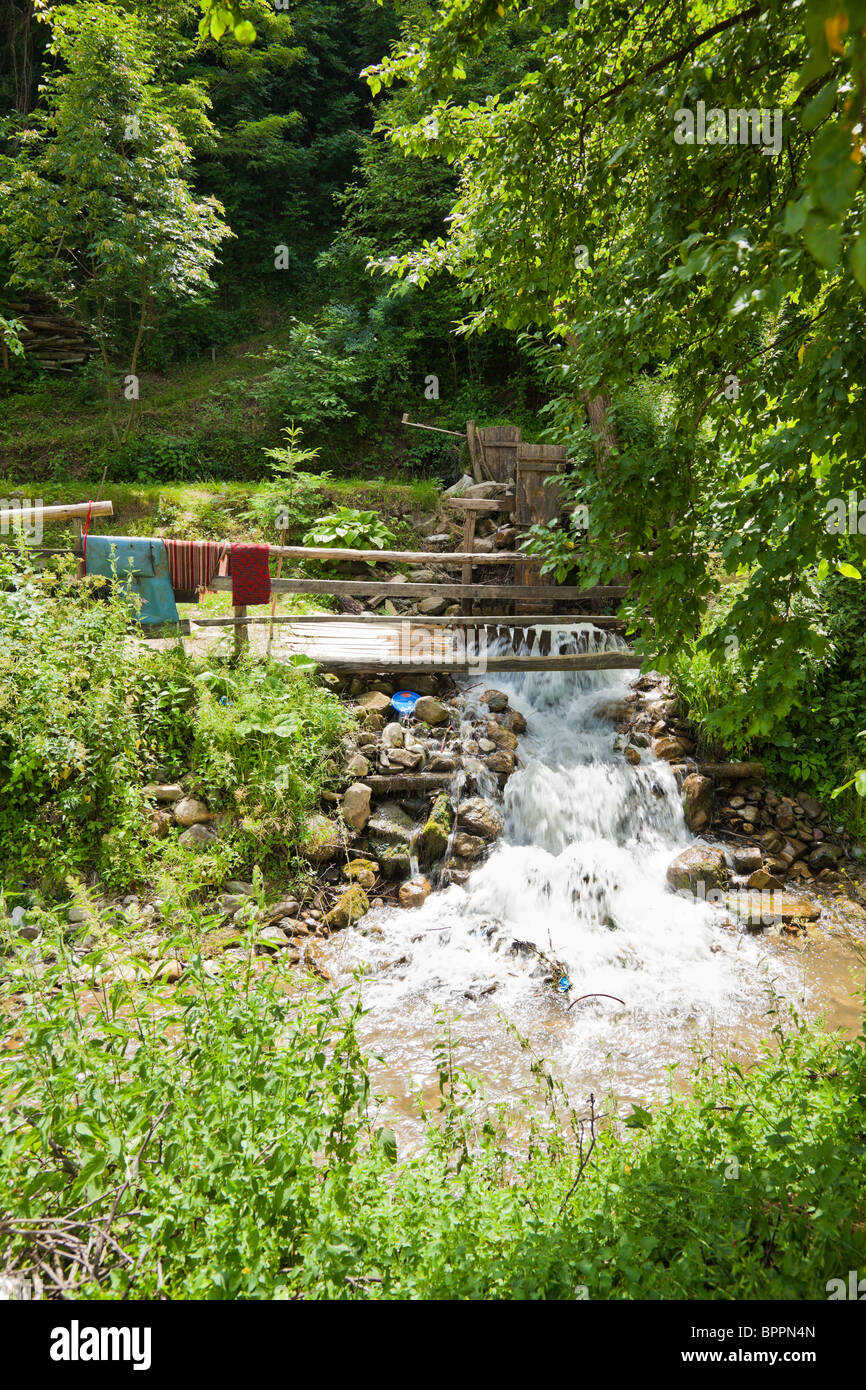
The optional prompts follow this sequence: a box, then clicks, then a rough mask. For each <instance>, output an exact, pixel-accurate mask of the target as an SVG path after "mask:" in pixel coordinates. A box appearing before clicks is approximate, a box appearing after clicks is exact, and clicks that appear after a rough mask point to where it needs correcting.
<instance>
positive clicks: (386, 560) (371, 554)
mask: <svg viewBox="0 0 866 1390" xmlns="http://www.w3.org/2000/svg"><path fill="white" fill-rule="evenodd" d="M470 516H472V518H473V522H474V520H475V513H474V511H469V512H468V513H467V520H468V519H469V517H470ZM464 525H465V523H464ZM473 534H474V525H473ZM464 536H465V531H464ZM271 555H272V556H277V557H279V558H280V559H282V558H283V557H286V558H287V559H291V560H351V561H353V562H354V561H366V562H368V563H369V564H373V565H390V564H410V565H411V564H416V565H417V564H425V565H453V566H454V567H455V568H456V567H457V566H459V565H465V564H466V562H467V560H475V556H476V552H475V551H474V550H473V549H472V548H471V547H469V548H467V547H466V545H465V543H464V548H463V550H338V549H336V548H332V547H324V546H323V547H317V546H309V545H272V546H271ZM525 558H526V556H525V555H524V554H523V551H522V550H520V551H514V550H494V551H491V552H490V554H489V555H488V554H485V556H484V559H483V561H477V562H476V563H479V564H485V565H488V564H492V565H514V564H516V563H517V562H518V561H520V560H525Z"/></svg>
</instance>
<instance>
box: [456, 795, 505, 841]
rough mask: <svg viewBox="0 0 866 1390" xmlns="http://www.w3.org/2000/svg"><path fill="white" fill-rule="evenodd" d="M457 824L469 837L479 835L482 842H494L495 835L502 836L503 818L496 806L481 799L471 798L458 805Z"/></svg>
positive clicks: (478, 797) (477, 797)
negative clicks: (467, 832) (466, 831)
mask: <svg viewBox="0 0 866 1390" xmlns="http://www.w3.org/2000/svg"><path fill="white" fill-rule="evenodd" d="M457 822H458V824H459V825H460V827H461V828H462V829H463V830H468V831H469V833H470V834H471V835H480V836H481V838H482V840H495V839H496V837H497V835H501V834H502V829H503V826H504V825H505V817H504V816H503V814H502V812H501V811H500V810H499V807H498V806H494V805H493V804H492V803H491V802H489V801H485V800H484V799H483V797H480V796H472V797H470V798H469V800H468V801H462V802H461V803H460V806H459V807H458V809H457Z"/></svg>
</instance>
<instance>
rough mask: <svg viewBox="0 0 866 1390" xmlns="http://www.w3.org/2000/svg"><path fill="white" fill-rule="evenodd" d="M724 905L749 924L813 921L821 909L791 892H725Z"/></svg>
mask: <svg viewBox="0 0 866 1390" xmlns="http://www.w3.org/2000/svg"><path fill="white" fill-rule="evenodd" d="M725 907H727V908H728V909H729V911H731V912H733V913H734V914H735V915H736V916H737V917H739V918H740V919H741V920H742V921H744V922H748V923H749V925H750V926H758V927H759V926H762V925H763V926H769V925H772V923H773V922H774V921H775V922H777V921H779V919H780V918H781V920H782V921H783V922H793V921H801V922H814V921H815V919H816V918H817V917H820V916H821V909H820V907H818V906H817V904H816V903H813V902H812V901H811V900H810V899H809V898H802V897H796V896H795V895H794V894H793V893H769V892H762V893H751V892H749V893H745V892H744V893H727V894H726V895H725Z"/></svg>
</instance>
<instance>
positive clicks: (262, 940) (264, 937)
mask: <svg viewBox="0 0 866 1390" xmlns="http://www.w3.org/2000/svg"><path fill="white" fill-rule="evenodd" d="M288 944H289V938H288V937H287V936H286V933H285V932H284V931H283V929H282V927H277V926H271V927H263V928H262V930H261V931H260V932H259V934H258V936H257V937H256V945H257V946H262V947H264V949H265V950H266V951H282V950H285V948H286V947H287V946H288Z"/></svg>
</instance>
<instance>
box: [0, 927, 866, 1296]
mask: <svg viewBox="0 0 866 1390" xmlns="http://www.w3.org/2000/svg"><path fill="white" fill-rule="evenodd" d="M253 912H254V904H251V914H250V920H249V921H248V922H247V923H241V924H239V925H238V929H237V931H238V944H239V946H240V951H239V952H238V959H234V960H233V959H231V958H229V957H224V958H223V960H222V961H221V962H220V971H219V975H218V976H217V977H216V978H214V976H213V975H211V974H209V973H207V972H206V971H205V970H204V969H203V967H202V962H201V958H200V956H199V954H198V952H197V950H196V942H197V941H201V940H202V938H203V934H204V933H205V932H206V931H207V930H208V929H209V928H210V929H212V928H213V927H214V926H215V925H216V919H208V918H206V917H205V918H201V917H198V918H197V917H196V916H195V914H190V913H189V912H181V911H180V910H179V909H178V908H177V907H176V906H174V905H172V904H169V905H167V906H166V909H165V914H164V915H165V918H166V923H167V926H168V931H169V934H168V935H167V937H166V939H165V951H166V955H168V954H169V953H170V952H173V951H181V952H182V953H183V954H184V955H185V956H186V957H187V959H188V960H189V964H188V966H187V969H186V973H185V976H184V979H183V980H182V982H181V984H180V985H178V986H176V987H175V989H174V990H171V989H167V988H165V987H156V988H154V987H150V988H148V987H147V986H145V985H144V984H143V983H142V984H139V985H138V986H137V987H134V988H131V987H130V986H129V985H127V984H125V983H123V982H122V980H119V979H118V980H117V981H116V982H115V983H114V984H113V985H111V986H110V988H109V989H108V990H107V991H106V993H105V995H104V996H100V995H99V994H97V995H96V996H95V998H96V1000H97V1001H98V1002H97V1005H96V1007H95V1008H91V1009H89V1010H88V1011H87V1012H86V1013H82V1012H81V1011H80V1009H79V1006H78V996H77V991H76V990H75V989H73V988H72V986H71V982H70V981H71V975H72V972H73V971H74V972H76V974H77V972H78V971H79V970H80V969H81V967H82V965H83V967H84V969H85V970H87V971H88V972H93V975H94V977H98V976H100V975H101V974H102V973H103V972H104V970H105V965H106V954H107V952H108V951H110V949H111V948H112V947H113V946H115V945H116V944H117V943H116V939H115V938H113V937H112V936H111V934H110V933H109V934H106V933H105V930H104V929H103V931H102V934H101V939H100V941H99V943H98V945H97V946H96V947H95V948H92V949H91V950H90V951H89V952H88V953H87V954H86V955H85V956H84V959H83V961H81V962H79V961H77V960H76V959H75V958H74V957H73V956H72V954H71V951H70V946H71V945H74V944H75V943H74V942H72V943H70V942H69V941H67V940H65V939H64V936H63V934H62V933H61V932H60V931H59V930H58V929H57V928H56V927H55V926H54V925H53V924H52V923H51V921H50V919H49V918H48V917H47V916H46V915H43V916H42V918H41V922H42V925H43V927H44V928H45V931H46V940H45V942H44V944H43V945H42V946H41V947H40V946H39V945H37V946H36V947H35V948H34V949H33V950H32V952H31V953H30V955H29V956H28V955H27V954H26V953H25V954H23V955H22V954H21V953H20V952H19V954H18V955H17V956H16V957H15V958H13V961H12V966H11V969H10V972H9V973H8V974H7V976H6V978H5V980H4V984H3V989H4V993H5V996H6V997H5V998H4V1000H3V1004H4V1007H3V1010H2V1012H0V1016H2V1017H4V1018H6V1019H8V1020H10V1024H11V1027H12V1028H14V1039H15V1041H16V1042H17V1043H19V1044H20V1043H23V1044H24V1045H23V1046H13V1047H12V1048H6V1049H3V1050H2V1052H0V1058H2V1063H0V1065H2V1068H3V1073H4V1074H3V1080H4V1083H5V1084H4V1090H5V1091H6V1093H7V1094H10V1095H12V1096H13V1097H14V1102H13V1104H12V1105H10V1106H8V1107H6V1108H4V1109H3V1111H2V1112H0V1201H2V1206H3V1210H4V1239H5V1241H6V1249H7V1255H8V1257H9V1259H10V1261H11V1265H12V1267H13V1268H15V1269H16V1270H20V1272H21V1273H23V1274H25V1275H26V1274H28V1273H29V1272H30V1271H31V1270H32V1268H33V1260H34V1245H33V1235H34V1230H38V1231H39V1233H40V1235H41V1236H42V1239H43V1242H44V1241H45V1240H50V1239H51V1237H52V1234H53V1233H55V1232H56V1231H57V1230H58V1229H59V1228H60V1223H61V1222H64V1223H65V1224H64V1226H63V1230H64V1233H65V1239H64V1242H63V1250H64V1255H63V1257H62V1259H63V1268H64V1272H65V1273H66V1275H67V1276H69V1277H70V1278H71V1279H72V1281H73V1284H74V1287H75V1293H76V1295H77V1296H79V1297H90V1298H94V1297H114V1298H117V1297H131V1298H144V1299H147V1298H152V1297H155V1296H157V1294H161V1295H162V1296H164V1297H169V1298H181V1297H186V1298H249V1299H265V1298H294V1297H298V1296H303V1297H306V1298H326V1299H334V1298H337V1299H357V1298H361V1299H376V1298H384V1299H450V1298H459V1299H466V1298H470V1299H482V1298H483V1299H506V1300H511V1299H526V1298H532V1299H536V1298H544V1299H562V1300H568V1301H571V1300H573V1299H575V1298H576V1297H577V1298H581V1297H588V1298H590V1299H596V1298H616V1299H631V1298H641V1299H651V1300H652V1299H659V1298H666V1299H671V1298H674V1299H676V1298H684V1299H688V1298H697V1299H720V1298H721V1299H754V1298H771V1299H785V1300H801V1299H821V1300H823V1299H826V1297H827V1293H828V1290H827V1283H828V1281H829V1280H830V1279H835V1278H840V1277H841V1278H843V1279H847V1272H848V1270H849V1269H856V1270H858V1273H862V1270H863V1268H864V1266H866V1238H864V1229H866V1228H864V1220H863V1216H864V1211H863V1192H864V1180H866V1147H864V1142H863V1131H864V1118H866V1116H864V1094H866V1054H864V1047H863V1039H862V1038H861V1039H860V1040H858V1041H857V1042H846V1041H844V1040H842V1039H841V1038H840V1037H838V1036H827V1035H824V1034H822V1033H820V1032H819V1031H818V1030H817V1029H814V1028H805V1027H802V1026H800V1025H795V1026H794V1027H792V1028H790V1029H785V1028H783V1027H778V1028H777V1030H776V1034H777V1036H776V1039H775V1044H774V1047H773V1048H772V1049H770V1048H767V1050H766V1053H765V1055H764V1057H763V1058H762V1059H761V1060H760V1061H759V1062H758V1064H757V1065H756V1066H754V1067H753V1068H752V1069H751V1070H750V1071H748V1072H744V1071H743V1070H742V1069H741V1067H740V1066H739V1065H738V1064H736V1063H735V1062H733V1061H723V1062H722V1063H721V1064H719V1062H718V1059H715V1060H713V1061H711V1060H710V1059H707V1060H705V1061H704V1062H703V1063H702V1064H701V1065H699V1066H698V1068H697V1070H696V1071H695V1073H694V1075H693V1076H692V1078H691V1080H692V1083H693V1089H692V1094H691V1095H690V1096H689V1098H687V1099H684V1098H683V1097H682V1095H681V1094H678V1093H674V1094H672V1097H671V1098H670V1099H668V1100H666V1101H663V1102H661V1103H653V1104H652V1105H648V1106H647V1107H643V1106H638V1107H633V1108H632V1110H631V1113H630V1114H629V1115H628V1116H623V1117H621V1119H622V1121H623V1123H620V1122H618V1121H617V1119H616V1118H615V1117H611V1115H610V1112H608V1114H607V1116H606V1118H604V1119H601V1118H600V1117H599V1116H598V1112H597V1110H596V1109H595V1107H594V1104H591V1103H590V1104H588V1105H587V1107H586V1108H585V1109H584V1108H583V1107H582V1108H581V1111H576V1110H575V1109H574V1107H573V1104H572V1102H571V1100H570V1098H569V1097H568V1095H567V1094H566V1093H565V1092H564V1091H563V1088H562V1087H561V1084H560V1083H558V1082H557V1081H556V1080H555V1078H554V1077H553V1076H552V1075H551V1073H550V1071H549V1069H548V1068H547V1066H546V1064H545V1063H544V1062H543V1061H541V1060H540V1059H532V1058H531V1056H530V1064H531V1069H532V1073H533V1075H534V1078H535V1081H536V1083H537V1088H538V1089H537V1093H536V1098H535V1099H534V1100H532V1101H530V1109H529V1114H528V1115H527V1116H525V1117H524V1120H523V1121H522V1122H521V1124H520V1126H519V1128H518V1129H516V1130H515V1129H513V1128H512V1129H511V1130H510V1131H509V1130H508V1128H507V1120H508V1117H507V1115H506V1114H505V1113H504V1112H501V1111H500V1110H498V1109H496V1108H492V1107H491V1106H490V1105H489V1104H488V1103H487V1102H486V1101H485V1098H484V1096H483V1093H482V1092H481V1090H480V1088H479V1086H478V1083H477V1080H476V1079H475V1078H474V1077H473V1076H471V1075H470V1074H468V1073H467V1072H466V1071H465V1069H463V1068H462V1067H461V1065H460V1063H459V1043H458V1041H457V1040H456V1038H455V1036H454V1030H453V1028H452V1027H451V1025H450V1024H448V1022H447V1021H444V1022H443V1031H442V1034H441V1038H440V1040H439V1042H438V1043H437V1044H436V1046H435V1048H434V1061H435V1064H436V1068H437V1071H438V1073H439V1083H440V1099H439V1105H438V1107H437V1108H435V1109H432V1110H429V1111H428V1110H424V1111H422V1116H423V1120H424V1132H425V1142H424V1143H423V1145H422V1146H421V1148H420V1150H418V1151H417V1152H416V1153H415V1154H414V1155H410V1156H404V1155H402V1154H401V1153H400V1150H399V1147H398V1143H397V1140H396V1138H395V1135H394V1133H393V1130H392V1129H391V1127H390V1125H389V1123H388V1116H387V1111H384V1110H383V1105H382V1101H381V1099H380V1098H376V1097H373V1096H372V1095H371V1092H370V1082H369V1074H368V1066H367V1061H366V1059H365V1057H364V1056H363V1054H362V1053H361V1051H360V1049H359V1047H358V1043H357V1039H356V1036H355V1025H356V1022H357V1016H358V1012H357V1006H355V1007H353V1006H352V1005H351V1003H350V1001H349V999H348V998H347V996H346V995H345V994H343V995H342V996H341V995H340V994H336V993H332V992H329V993H328V994H317V993H316V992H315V991H314V990H312V989H308V990H307V991H305V992H304V993H299V992H298V990H297V989H295V988H292V989H289V988H287V986H288V983H289V977H288V976H286V975H285V974H284V972H283V970H282V969H281V967H280V965H279V963H278V962H274V963H273V964H270V965H269V967H268V970H267V972H266V973H260V972H259V971H257V970H255V968H254V967H255V964H256V960H255V954H254V952H255V943H256V934H257V929H256V927H255V924H254V923H253V922H252V920H251V919H252V915H253ZM91 930H92V929H91ZM12 944H13V943H12V941H11V939H10V945H12ZM152 968H153V967H152V965H150V966H149V967H148V969H149V970H152ZM672 1091H673V1088H672ZM606 1109H607V1107H606ZM511 1119H512V1123H513V1117H511ZM109 1226H110V1234H111V1240H110V1241H103V1242H102V1243H101V1246H100V1258H99V1260H98V1268H97V1271H96V1274H95V1276H94V1274H93V1273H92V1272H91V1271H90V1270H88V1268H87V1265H86V1264H85V1263H84V1262H81V1263H78V1262H76V1261H75V1259H74V1252H75V1251H76V1249H77V1250H79V1251H81V1250H83V1249H85V1248H86V1247H87V1244H88V1238H89V1237H91V1236H92V1235H93V1234H98V1233H99V1232H101V1231H103V1230H106V1229H108V1227H109ZM41 1248H44V1244H43V1246H42V1247H41ZM90 1248H91V1254H92V1249H93V1247H92V1244H91V1247H90Z"/></svg>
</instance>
